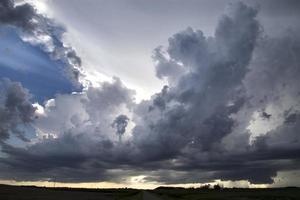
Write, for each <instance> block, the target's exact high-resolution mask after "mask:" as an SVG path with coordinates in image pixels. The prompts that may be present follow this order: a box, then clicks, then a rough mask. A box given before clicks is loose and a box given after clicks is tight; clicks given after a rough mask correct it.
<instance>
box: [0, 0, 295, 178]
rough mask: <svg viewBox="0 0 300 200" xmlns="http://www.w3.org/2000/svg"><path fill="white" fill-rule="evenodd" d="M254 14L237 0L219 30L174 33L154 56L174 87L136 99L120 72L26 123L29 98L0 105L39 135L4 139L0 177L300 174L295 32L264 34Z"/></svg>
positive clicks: (57, 100)
mask: <svg viewBox="0 0 300 200" xmlns="http://www.w3.org/2000/svg"><path fill="white" fill-rule="evenodd" d="M257 14H258V11H257V10H256V9H255V8H252V7H250V6H247V5H246V4H244V3H241V2H239V3H234V4H230V5H229V6H228V8H227V10H226V12H225V14H224V15H223V16H222V17H221V18H220V20H219V23H218V25H217V27H216V30H215V33H214V35H213V36H205V34H204V33H203V32H202V31H201V30H194V29H193V28H191V27H188V28H186V29H185V30H183V31H180V32H178V33H175V34H174V35H172V36H171V37H170V38H169V39H168V46H167V47H164V46H159V47H157V48H155V49H154V51H153V55H152V59H153V61H154V65H155V70H156V75H157V77H158V78H160V79H164V80H166V83H167V84H166V86H164V87H163V88H162V89H161V91H160V92H158V93H156V94H154V95H153V96H152V97H151V98H150V99H149V100H144V101H141V102H140V103H135V102H134V91H132V90H130V89H128V88H126V87H125V86H124V84H123V83H122V81H121V80H120V79H119V78H114V80H113V81H112V82H104V83H102V85H101V86H100V87H87V88H84V89H83V90H82V92H79V93H73V94H61V95H57V96H56V97H55V98H54V99H50V100H48V101H47V102H45V104H44V105H42V106H43V109H44V110H43V112H42V113H40V114H39V113H37V117H38V118H37V119H35V120H34V121H31V120H32V116H33V112H34V109H32V108H31V106H30V104H29V103H28V102H29V99H28V98H27V97H26V96H27V93H26V92H25V93H24V92H23V93H21V94H23V95H21V96H22V98H21V100H22V101H21V100H18V99H19V98H15V97H14V96H12V97H10V96H9V95H8V96H7V98H12V99H11V100H10V101H9V102H8V101H7V103H3V107H5V108H3V110H5V109H6V110H7V112H8V111H10V108H12V110H13V112H14V113H15V112H16V107H17V108H18V110H20V111H18V112H17V113H18V114H17V116H18V118H17V119H18V120H17V121H19V122H22V123H27V122H31V123H32V124H33V126H34V127H35V129H36V132H37V135H38V138H37V139H36V140H35V141H33V143H32V144H30V145H28V146H27V147H25V148H21V147H14V146H13V145H10V144H7V143H3V145H2V152H3V153H5V154H6V155H7V157H5V158H1V160H0V163H1V165H0V167H1V170H2V171H3V172H5V173H1V178H3V179H4V178H5V179H12V178H14V177H15V179H17V180H53V179H54V177H55V180H58V181H62V182H82V181H121V180H123V179H124V178H126V177H128V176H134V175H146V178H145V180H146V181H157V182H159V183H194V182H203V183H204V182H209V181H213V180H215V179H221V180H248V181H249V182H251V183H272V182H273V177H275V176H276V174H277V172H278V171H284V170H295V169H299V168H300V163H299V153H300V149H299V146H300V145H299V142H300V137H299V124H300V120H299V119H300V117H299V113H300V105H299V102H300V88H299V86H300V83H299V81H300V80H299V75H300V68H299V64H300V60H299V58H300V38H299V37H298V35H297V34H294V32H293V31H286V32H285V34H284V35H281V36H280V37H279V36H276V37H275V36H268V35H266V34H265V33H264V32H263V27H262V26H261V25H260V23H259V21H258V19H257ZM72 54H73V53H72V52H71V53H69V56H71V57H72ZM72 62H74V63H79V64H80V62H81V61H80V60H79V59H72ZM18 87H20V86H18ZM19 90H21V87H20V88H18V91H19ZM5 91H6V90H5ZM21 91H22V90H21ZM18 93H20V92H18ZM1 94H2V92H1ZM15 99H17V100H18V101H17V102H19V103H18V104H16V103H14V102H16V101H15ZM3 102H6V101H3ZM19 104H21V105H22V106H21V107H18V106H17V105H19ZM23 105H24V106H25V107H24V108H23ZM29 111H30V112H29ZM1 112H2V111H1ZM1 112H0V114H1ZM3 112H4V111H3ZM5 115H6V114H5ZM129 119H130V120H129ZM11 121H13V120H11ZM11 121H8V122H6V121H4V122H3V123H2V124H10V123H11ZM261 124H263V125H265V127H268V128H265V129H258V127H260V128H261ZM11 127H16V126H15V125H13V126H11ZM11 127H10V129H9V130H13V129H12V128H11ZM3 130H4V129H3ZM116 133H117V134H116ZM118 134H119V135H122V140H118ZM2 135H3V138H5V137H7V135H8V132H7V131H6V132H3V134H2ZM75 146H76V148H74V147H75ZM28 161H31V162H28Z"/></svg>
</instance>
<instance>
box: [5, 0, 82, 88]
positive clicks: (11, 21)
mask: <svg viewBox="0 0 300 200" xmlns="http://www.w3.org/2000/svg"><path fill="white" fill-rule="evenodd" d="M1 24H7V25H13V26H16V27H18V28H21V30H22V31H23V32H24V33H23V34H24V35H25V36H23V37H25V38H30V40H31V41H33V44H34V45H36V43H37V44H38V45H40V47H41V48H42V49H43V50H44V51H46V52H47V53H49V54H50V56H51V57H52V58H53V59H55V60H60V61H62V62H63V63H65V65H66V66H67V68H66V70H65V72H66V75H67V76H68V78H70V79H71V80H73V82H74V84H75V85H77V86H79V83H78V79H79V75H80V71H79V69H80V67H81V59H80V58H79V57H78V56H77V55H76V52H75V51H74V49H72V48H71V47H66V45H65V44H64V43H63V41H62V35H63V33H64V32H65V30H64V28H63V27H62V26H61V25H57V24H56V23H55V22H54V21H53V20H51V19H49V18H47V17H45V16H43V15H41V14H37V12H36V10H35V9H34V8H33V7H32V6H31V5H30V4H27V3H24V4H21V5H15V3H14V1H13V0H3V1H1V2H0V25H1ZM45 36H47V37H49V38H50V39H51V41H50V42H51V44H48V43H47V42H46V43H45V42H44V41H39V40H40V39H39V37H45Z"/></svg>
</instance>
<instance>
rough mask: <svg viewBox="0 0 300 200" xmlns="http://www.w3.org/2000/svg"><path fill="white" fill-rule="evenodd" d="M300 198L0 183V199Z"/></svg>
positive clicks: (298, 194) (297, 195) (296, 195)
mask: <svg viewBox="0 0 300 200" xmlns="http://www.w3.org/2000/svg"><path fill="white" fill-rule="evenodd" d="M69 199H70V200H79V199H83V200H96V199H97V200H110V199H111V200H118V199H119V200H138V199H146V200H172V199H175V200H194V199H195V200H204V199H209V200H217V199H218V200H254V199H255V200H263V199H266V200H300V188H274V189H238V188H237V189H221V190H213V189H183V188H158V189H155V190H135V189H70V188H43V187H31V186H8V185H0V200H69Z"/></svg>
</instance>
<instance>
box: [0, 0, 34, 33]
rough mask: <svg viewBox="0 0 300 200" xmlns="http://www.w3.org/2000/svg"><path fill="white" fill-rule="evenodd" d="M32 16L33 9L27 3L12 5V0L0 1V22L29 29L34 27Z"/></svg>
mask: <svg viewBox="0 0 300 200" xmlns="http://www.w3.org/2000/svg"><path fill="white" fill-rule="evenodd" d="M34 16H36V13H35V10H34V9H33V8H32V6H30V5H29V4H23V5H20V6H14V2H13V1H12V0H2V1H1V2H0V23H4V24H12V25H16V26H19V27H22V28H23V29H25V30H28V31H29V30H32V29H34V24H33V22H32V20H33V17H34Z"/></svg>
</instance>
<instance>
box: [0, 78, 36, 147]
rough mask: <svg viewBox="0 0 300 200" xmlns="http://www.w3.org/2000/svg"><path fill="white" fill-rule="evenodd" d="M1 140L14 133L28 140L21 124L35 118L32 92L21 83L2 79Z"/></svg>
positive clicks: (0, 101) (0, 107) (0, 84)
mask: <svg viewBox="0 0 300 200" xmlns="http://www.w3.org/2000/svg"><path fill="white" fill-rule="evenodd" d="M0 93H1V97H0V142H1V144H2V142H3V141H5V140H7V139H9V137H10V136H11V135H12V134H13V135H15V136H17V137H18V138H20V139H21V140H24V141H27V140H28V139H26V137H25V135H24V132H23V130H22V128H21V127H20V126H22V125H23V126H26V125H28V124H29V123H30V122H32V121H33V120H34V112H35V108H34V107H33V106H32V105H31V102H30V94H29V93H28V91H27V90H26V89H24V88H23V87H22V85H21V84H20V83H16V82H11V81H10V80H9V79H0Z"/></svg>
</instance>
